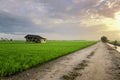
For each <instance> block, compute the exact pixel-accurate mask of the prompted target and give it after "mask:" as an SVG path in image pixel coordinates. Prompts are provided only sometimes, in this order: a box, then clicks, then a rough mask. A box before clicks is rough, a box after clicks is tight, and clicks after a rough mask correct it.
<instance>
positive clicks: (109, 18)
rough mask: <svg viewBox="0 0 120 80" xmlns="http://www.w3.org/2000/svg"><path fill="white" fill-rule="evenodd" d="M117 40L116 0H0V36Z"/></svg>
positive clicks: (119, 13) (119, 6)
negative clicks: (33, 35)
mask: <svg viewBox="0 0 120 80" xmlns="http://www.w3.org/2000/svg"><path fill="white" fill-rule="evenodd" d="M27 34H35V35H40V36H42V37H45V38H47V39H49V40H99V39H100V37H101V36H103V35H104V36H107V37H108V38H109V39H110V40H120V0H0V38H8V39H11V38H12V39H17V40H19V39H20V40H22V39H24V36H25V35H27Z"/></svg>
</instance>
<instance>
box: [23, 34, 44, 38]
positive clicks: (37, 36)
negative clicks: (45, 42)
mask: <svg viewBox="0 0 120 80" xmlns="http://www.w3.org/2000/svg"><path fill="white" fill-rule="evenodd" d="M28 37H33V38H39V39H46V38H43V37H41V36H39V35H31V34H28V35H26V36H25V37H24V38H28Z"/></svg>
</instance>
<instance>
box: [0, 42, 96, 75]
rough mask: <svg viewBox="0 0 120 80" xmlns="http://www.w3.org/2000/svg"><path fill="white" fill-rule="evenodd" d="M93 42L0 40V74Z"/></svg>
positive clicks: (8, 72) (25, 68)
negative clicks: (38, 42) (41, 42)
mask: <svg viewBox="0 0 120 80" xmlns="http://www.w3.org/2000/svg"><path fill="white" fill-rule="evenodd" d="M95 43H96V41H47V43H45V44H37V43H26V42H25V41H12V42H9V41H7V42H3V41H0V76H9V75H12V74H15V73H17V72H22V71H24V70H27V69H29V68H32V67H34V66H37V65H41V64H43V63H45V62H48V61H51V60H54V59H56V58H58V57H61V56H64V55H67V54H70V53H72V52H75V51H77V50H80V49H83V48H85V47H88V46H90V45H93V44H95Z"/></svg>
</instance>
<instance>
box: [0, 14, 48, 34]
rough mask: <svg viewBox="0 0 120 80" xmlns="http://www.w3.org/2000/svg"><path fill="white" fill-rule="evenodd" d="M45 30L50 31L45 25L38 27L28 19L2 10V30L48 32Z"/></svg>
mask: <svg viewBox="0 0 120 80" xmlns="http://www.w3.org/2000/svg"><path fill="white" fill-rule="evenodd" d="M45 30H46V31H47V32H49V31H48V30H47V29H45V28H44V27H38V26H37V25H35V24H33V23H32V22H31V21H30V20H28V19H25V18H21V17H17V16H14V15H11V14H8V13H5V12H0V32H5V33H14V32H39V31H41V32H46V31H45Z"/></svg>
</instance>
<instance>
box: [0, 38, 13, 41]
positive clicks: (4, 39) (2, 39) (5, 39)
mask: <svg viewBox="0 0 120 80" xmlns="http://www.w3.org/2000/svg"><path fill="white" fill-rule="evenodd" d="M0 41H13V39H8V38H1V39H0Z"/></svg>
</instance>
